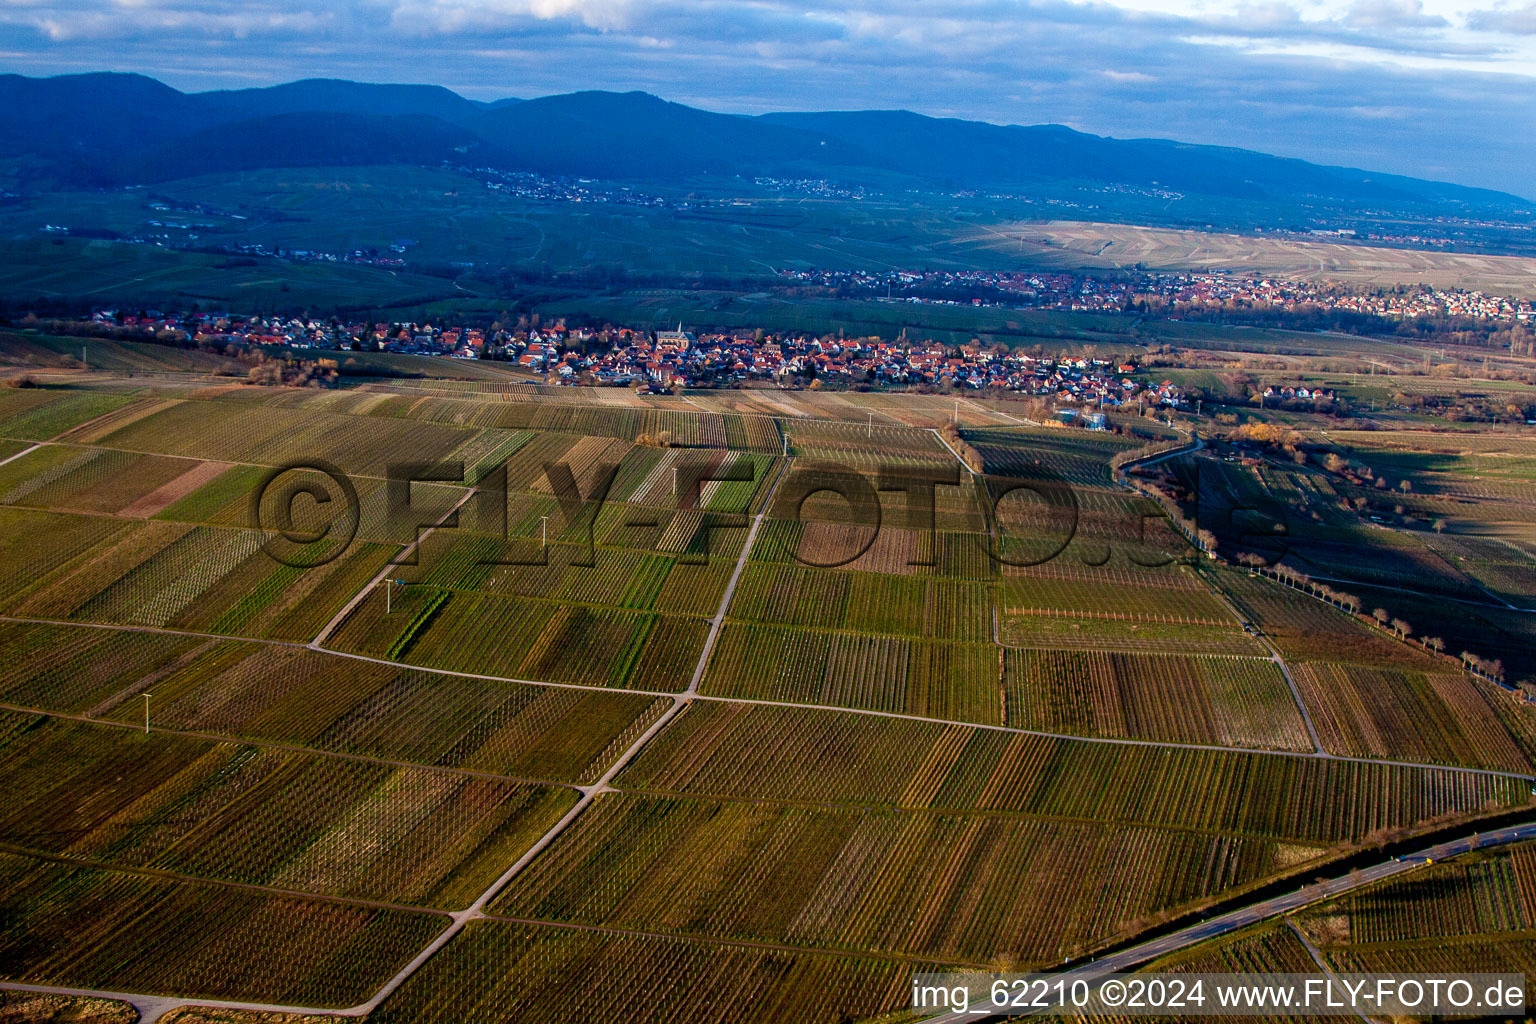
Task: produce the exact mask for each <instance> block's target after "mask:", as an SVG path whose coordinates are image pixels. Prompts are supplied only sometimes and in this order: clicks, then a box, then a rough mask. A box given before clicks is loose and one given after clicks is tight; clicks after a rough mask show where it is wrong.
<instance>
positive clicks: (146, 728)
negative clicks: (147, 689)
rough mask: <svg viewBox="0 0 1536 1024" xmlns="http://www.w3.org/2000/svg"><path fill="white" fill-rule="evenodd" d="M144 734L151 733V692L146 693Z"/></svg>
mask: <svg viewBox="0 0 1536 1024" xmlns="http://www.w3.org/2000/svg"><path fill="white" fill-rule="evenodd" d="M143 696H144V735H145V736H148V735H149V694H147V693H146V694H144V695H143Z"/></svg>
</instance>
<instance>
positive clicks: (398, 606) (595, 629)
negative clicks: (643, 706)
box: [328, 586, 706, 691]
mask: <svg viewBox="0 0 1536 1024" xmlns="http://www.w3.org/2000/svg"><path fill="white" fill-rule="evenodd" d="M399 589H400V590H401V596H400V597H399V600H394V601H391V600H390V599H389V595H387V594H386V593H385V592H384V590H383V589H382V588H377V587H376V588H374V590H373V591H371V592H370V593H369V594H368V597H367V598H366V599H365V600H364V601H363V602H362V603H360V604H359V605H358V606H357V607H356V609H354V610H353V611H352V613H351V614H350V615H349V616H348V617H347V619H346V620H345V621H344V622H343V623H342V625H341V627H340V628H339V629H338V630H337V631H336V632H335V633H334V634H333V635H332V636H331V638H330V639H329V641H328V643H329V644H330V645H331V646H333V647H335V648H336V649H337V650H341V651H350V652H353V653H356V654H364V655H368V656H371V657H376V658H387V659H388V660H391V661H404V662H408V663H410V664H412V665H419V666H421V667H423V668H438V669H449V670H452V671H455V672H473V673H477V674H482V675H492V676H501V677H505V678H510V679H533V680H538V681H541V682H551V683H576V684H581V685H586V686H622V687H626V688H628V689H631V690H646V691H658V690H681V689H683V688H684V687H685V686H686V685H687V683H688V678H689V677H690V676H691V675H692V673H693V667H694V665H695V664H696V663H697V662H698V657H699V652H700V651H701V649H702V646H703V643H704V634H705V631H706V628H705V624H704V623H703V622H702V621H701V620H699V619H694V618H684V617H681V616H671V615H655V614H651V613H648V612H633V611H625V610H621V609H617V608H605V607H601V606H586V605H575V604H562V603H555V602H552V601H543V600H534V599H529V598H515V597H496V596H491V595H487V594H477V593H470V592H463V591H448V590H438V589H436V588H432V587H426V586H418V587H406V588H399Z"/></svg>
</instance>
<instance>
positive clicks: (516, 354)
mask: <svg viewBox="0 0 1536 1024" xmlns="http://www.w3.org/2000/svg"><path fill="white" fill-rule="evenodd" d="M92 319H93V321H94V322H95V323H96V324H97V325H99V326H101V327H103V328H129V329H133V330H134V331H135V333H141V334H146V335H151V336H154V337H156V338H157V339H159V340H162V341H166V342H171V343H176V342H184V343H192V344H197V345H199V346H202V347H211V348H218V347H221V346H251V345H259V346H281V347H283V348H287V349H291V350H295V351H310V350H314V351H316V352H317V354H318V352H319V351H326V350H329V351H342V352H344V351H349V350H350V351H383V352H393V353H399V354H404V355H420V356H433V357H441V358H454V359H491V360H502V361H506V362H510V363H513V364H515V365H516V366H518V367H519V368H521V369H523V370H525V371H527V372H528V374H529V375H530V376H531V377H536V378H542V379H544V380H545V381H547V382H548V383H551V384H557V385H558V384H564V385H587V386H598V387H602V386H608V387H631V388H636V389H641V390H646V391H652V392H668V391H671V390H672V389H675V388H723V387H740V386H747V385H749V384H750V383H756V384H758V385H763V384H768V385H778V386H781V387H794V388H812V389H814V388H820V387H858V388H920V389H927V388H934V389H941V390H950V389H954V390H962V389H963V390H969V391H981V390H990V391H992V392H994V393H995V392H1009V393H1014V394H1019V395H1025V396H1035V397H1044V398H1050V399H1052V400H1054V401H1055V402H1056V403H1059V404H1066V405H1082V406H1085V407H1092V408H1093V409H1094V410H1104V409H1114V408H1116V407H1119V406H1123V405H1132V406H1136V407H1137V408H1138V409H1140V410H1145V409H1148V408H1153V409H1156V408H1179V407H1181V406H1182V405H1183V404H1184V402H1185V397H1184V393H1183V389H1182V388H1180V387H1179V386H1178V385H1176V384H1174V383H1172V382H1170V381H1161V382H1156V383H1148V382H1144V381H1142V380H1139V379H1136V378H1135V377H1133V375H1136V374H1138V367H1137V365H1136V364H1135V362H1134V361H1117V360H1115V359H1106V358H1099V357H1096V356H1091V355H1090V356H1077V357H1071V356H1065V355H1060V356H1052V355H1048V354H1044V353H1037V354H1031V353H1026V352H1014V351H1009V350H1008V349H1007V348H1006V347H1005V346H993V347H986V346H982V345H976V344H963V345H958V346H946V345H942V344H939V343H937V342H932V341H924V342H905V341H882V340H879V339H874V338H861V339H847V338H841V337H837V336H816V335H811V334H788V335H773V334H767V333H765V332H762V331H753V332H750V333H703V334H697V335H696V334H695V333H693V332H692V331H688V330H685V329H683V326H682V325H681V324H679V325H678V326H677V328H676V329H675V330H665V331H646V330H640V329H634V328H627V327H626V328H617V329H614V328H606V329H602V330H593V329H590V328H579V327H578V328H571V327H568V326H567V325H566V324H565V323H564V322H563V321H556V322H554V323H551V324H543V325H540V324H538V323H537V322H536V319H537V318H534V321H531V322H529V323H527V324H519V325H518V326H516V327H511V328H508V327H501V328H492V329H482V328H476V327H463V326H451V325H445V324H418V323H389V324H385V323H364V322H354V323H344V322H342V321H339V320H325V321H322V320H314V319H306V318H289V317H258V316H240V315H234V314H227V313H201V314H199V313H188V314H181V315H171V314H166V313H162V312H159V311H153V310H150V311H145V312H144V313H143V314H142V315H140V314H134V313H125V312H121V311H116V310H101V311H98V312H96V313H95V314H94V315H93V318H92ZM1127 358H1129V357H1127ZM1083 425H1085V426H1089V427H1095V426H1100V427H1101V426H1103V425H1104V420H1103V417H1102V412H1095V413H1088V414H1087V415H1085V417H1084V420H1083Z"/></svg>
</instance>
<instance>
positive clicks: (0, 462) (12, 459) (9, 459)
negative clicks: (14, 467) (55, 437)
mask: <svg viewBox="0 0 1536 1024" xmlns="http://www.w3.org/2000/svg"><path fill="white" fill-rule="evenodd" d="M42 446H43V445H42V442H38V443H37V444H34V445H32V446H31V447H30V448H23V449H22V450H21V451H19V452H17V453H16V454H15V455H12V456H9V457H7V458H4V459H0V466H3V465H5V464H6V463H7V462H15V461H16V460H17V459H19V458H21V457H22V456H23V455H30V454H32V453H33V452H35V451H37V450H38V449H39V448H41V447H42Z"/></svg>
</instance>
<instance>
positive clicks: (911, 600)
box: [730, 564, 992, 642]
mask: <svg viewBox="0 0 1536 1024" xmlns="http://www.w3.org/2000/svg"><path fill="white" fill-rule="evenodd" d="M730 614H731V617H732V618H736V619H744V620H749V621H756V622H771V623H783V624H786V625H796V626H822V627H825V628H828V629H844V630H851V631H854V632H859V633H890V634H897V635H902V636H912V637H932V638H936V639H944V640H964V641H971V642H985V641H986V640H988V639H990V637H991V632H992V601H991V593H990V588H989V587H988V586H987V585H985V584H981V583H966V582H961V581H956V580H945V579H933V578H924V577H921V576H889V575H882V574H876V573H865V572H831V571H826V570H819V569H813V568H808V567H802V566H789V565H770V564H757V565H753V566H751V567H750V568H748V570H747V572H746V573H745V575H744V576H743V577H742V580H741V583H740V585H739V586H738V587H737V590H736V594H735V598H734V599H733V601H732V602H731V609H730Z"/></svg>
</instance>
